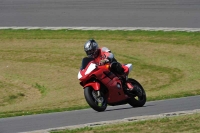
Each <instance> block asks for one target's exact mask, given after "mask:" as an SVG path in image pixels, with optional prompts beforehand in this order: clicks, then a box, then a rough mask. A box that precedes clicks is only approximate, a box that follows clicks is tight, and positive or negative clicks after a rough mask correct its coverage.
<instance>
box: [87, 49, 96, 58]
mask: <svg viewBox="0 0 200 133" xmlns="http://www.w3.org/2000/svg"><path fill="white" fill-rule="evenodd" d="M86 54H87V55H88V56H90V57H91V56H92V55H93V54H94V50H88V51H86Z"/></svg>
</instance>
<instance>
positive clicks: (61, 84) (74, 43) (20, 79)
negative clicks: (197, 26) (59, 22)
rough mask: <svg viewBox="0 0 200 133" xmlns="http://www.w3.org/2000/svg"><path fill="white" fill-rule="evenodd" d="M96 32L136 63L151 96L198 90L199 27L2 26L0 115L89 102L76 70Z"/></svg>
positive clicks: (104, 43) (137, 76)
mask: <svg viewBox="0 0 200 133" xmlns="http://www.w3.org/2000/svg"><path fill="white" fill-rule="evenodd" d="M90 38H94V39H96V41H97V42H98V43H99V45H100V46H106V47H108V48H109V49H111V50H112V52H113V53H114V54H115V57H116V58H117V59H118V61H119V62H121V63H132V64H133V65H134V69H133V71H132V72H131V74H130V77H132V78H135V79H136V80H138V81H139V82H140V83H141V84H142V85H143V87H144V89H145V90H146V93H147V97H148V100H149V101H150V100H158V99H167V98H174V97H183V96H191V95H198V94H200V88H199V86H200V67H199V66H200V52H199V51H200V33H199V32H191V33H189V32H162V31H80V30H58V31H53V30H0V73H1V75H0V117H8V116H15V115H27V114H37V113H44V112H54V111H64V110H73V109H79V108H85V107H88V105H87V103H86V102H85V99H84V96H83V89H82V87H81V86H80V85H79V81H78V79H77V73H78V71H79V67H80V62H81V59H82V58H83V57H84V56H85V53H84V51H83V45H84V43H85V42H86V41H87V40H88V39H90Z"/></svg>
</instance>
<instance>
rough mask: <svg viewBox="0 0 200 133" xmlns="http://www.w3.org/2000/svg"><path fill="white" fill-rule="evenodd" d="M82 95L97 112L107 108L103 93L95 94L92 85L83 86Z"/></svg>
mask: <svg viewBox="0 0 200 133" xmlns="http://www.w3.org/2000/svg"><path fill="white" fill-rule="evenodd" d="M84 96H85V99H86V101H87V103H88V104H89V106H90V107H91V108H93V109H94V110H96V111H98V112H102V111H105V109H106V108H107V100H106V98H105V96H104V94H103V93H101V96H100V97H98V96H97V91H95V90H94V89H93V88H92V87H85V88H84Z"/></svg>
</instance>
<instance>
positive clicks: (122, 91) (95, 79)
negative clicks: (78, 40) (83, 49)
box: [78, 57, 146, 112]
mask: <svg viewBox="0 0 200 133" xmlns="http://www.w3.org/2000/svg"><path fill="white" fill-rule="evenodd" d="M122 67H123V68H124V71H125V73H126V75H127V76H126V78H127V79H126V81H125V82H124V81H122V79H121V78H120V76H119V75H117V74H114V73H113V72H112V71H111V64H109V63H106V64H104V65H97V64H95V63H94V61H93V59H92V58H87V57H85V58H83V60H82V65H81V68H80V71H79V72H78V79H79V80H80V85H81V86H83V89H84V96H85V99H86V101H87V103H88V104H89V106H90V107H91V108H93V109H94V110H96V111H98V112H102V111H105V110H106V108H107V105H110V106H116V105H122V104H129V105H131V106H132V107H142V106H143V105H144V104H145V103H146V93H145V90H144V89H143V87H142V85H141V84H140V83H139V82H138V81H136V80H135V79H132V78H128V74H129V73H130V71H131V70H132V64H123V65H122Z"/></svg>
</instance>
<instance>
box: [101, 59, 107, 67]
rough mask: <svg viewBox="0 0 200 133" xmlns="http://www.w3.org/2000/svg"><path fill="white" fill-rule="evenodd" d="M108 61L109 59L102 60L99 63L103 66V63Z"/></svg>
mask: <svg viewBox="0 0 200 133" xmlns="http://www.w3.org/2000/svg"><path fill="white" fill-rule="evenodd" d="M108 62H109V60H108V59H104V60H100V62H99V65H100V66H101V65H104V64H106V63H108Z"/></svg>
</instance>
